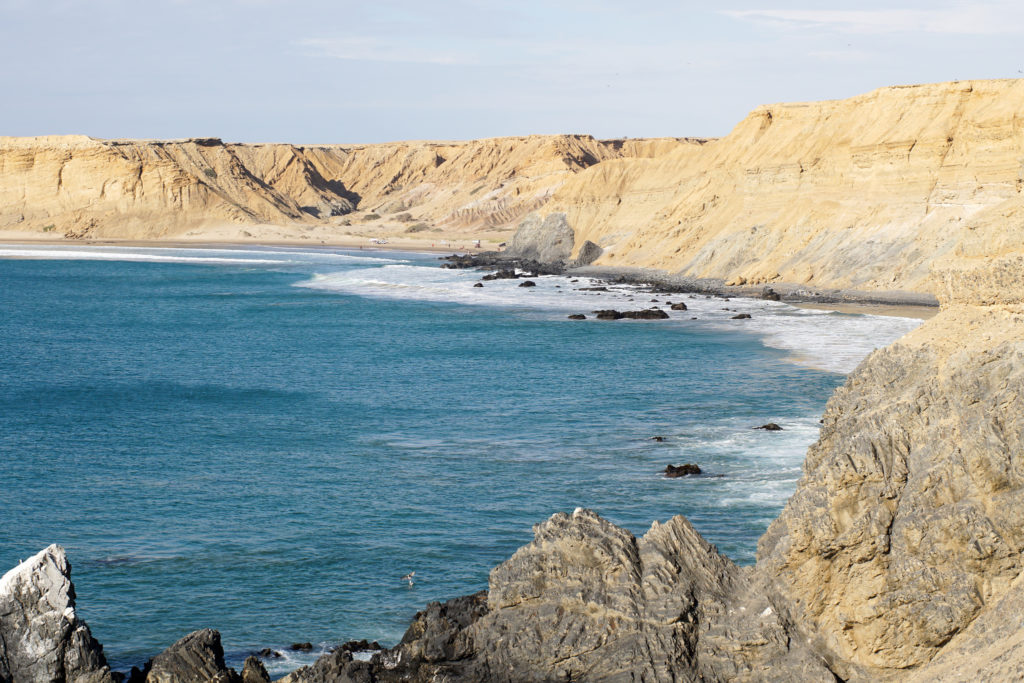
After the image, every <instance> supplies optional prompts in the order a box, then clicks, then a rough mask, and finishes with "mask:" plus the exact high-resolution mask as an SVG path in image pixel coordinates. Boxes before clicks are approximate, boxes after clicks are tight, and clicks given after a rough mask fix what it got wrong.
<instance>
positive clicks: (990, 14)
mask: <svg viewBox="0 0 1024 683" xmlns="http://www.w3.org/2000/svg"><path fill="white" fill-rule="evenodd" d="M722 14H724V15H726V16H730V17H732V18H734V19H740V20H743V21H754V22H758V23H764V24H769V25H772V26H776V27H778V28H784V29H796V30H822V29H831V30H835V31H838V32H841V33H860V34H883V33H933V34H955V35H998V34H1002V35H1005V34H1013V33H1019V32H1021V31H1022V30H1024V8H1022V7H1020V6H1017V5H1008V4H1002V3H988V4H973V5H967V4H957V5H951V6H947V7H936V8H933V9H928V10H919V9H879V10H788V9H767V10H724V11H723V12H722Z"/></svg>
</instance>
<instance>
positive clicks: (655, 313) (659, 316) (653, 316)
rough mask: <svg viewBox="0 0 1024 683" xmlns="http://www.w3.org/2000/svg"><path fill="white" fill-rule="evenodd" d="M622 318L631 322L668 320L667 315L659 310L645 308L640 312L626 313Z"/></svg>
mask: <svg viewBox="0 0 1024 683" xmlns="http://www.w3.org/2000/svg"><path fill="white" fill-rule="evenodd" d="M622 317H623V318H631V319H633V320H665V319H667V318H668V313H666V312H665V311H663V310H661V309H660V308H645V309H644V310H642V311H626V312H624V313H623V314H622Z"/></svg>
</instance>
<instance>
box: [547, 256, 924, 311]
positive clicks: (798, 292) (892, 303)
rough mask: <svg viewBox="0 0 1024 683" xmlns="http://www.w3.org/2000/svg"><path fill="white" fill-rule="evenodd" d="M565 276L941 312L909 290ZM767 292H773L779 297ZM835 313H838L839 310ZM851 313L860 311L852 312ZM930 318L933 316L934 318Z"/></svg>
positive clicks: (591, 272)
mask: <svg viewBox="0 0 1024 683" xmlns="http://www.w3.org/2000/svg"><path fill="white" fill-rule="evenodd" d="M566 274H569V275H574V276H586V277H594V278H600V279H603V280H614V281H618V282H623V283H632V284H651V285H656V286H659V287H663V288H667V289H678V291H680V292H694V293H700V294H713V295H717V296H722V297H747V298H751V299H769V300H775V301H782V302H784V303H787V304H792V305H798V304H801V305H807V306H808V307H811V306H817V305H825V304H829V305H833V306H844V307H851V306H857V307H862V306H866V307H874V308H878V309H879V310H885V309H891V308H893V307H898V308H906V309H930V310H932V311H933V313H932V315H934V314H935V313H938V310H939V309H938V307H939V301H938V299H936V298H935V296H934V295H932V294H925V293H922V292H910V291H906V290H879V291H863V290H856V289H841V288H824V287H821V288H816V287H810V286H808V285H802V284H795V283H787V282H773V283H765V284H761V285H727V284H725V281H724V280H723V279H721V278H694V277H689V276H686V275H680V274H673V273H668V272H665V271H662V270H657V269H654V268H638V267H630V266H621V267H617V266H580V267H576V268H569V269H567V270H566ZM768 293H773V294H774V295H777V296H778V298H775V297H774V296H772V295H769V294H768ZM835 310H838V308H836V309H835ZM850 312H860V311H852V310H851V311H850ZM912 317H917V316H912ZM927 317H931V315H929V316H927ZM924 319H927V318H924Z"/></svg>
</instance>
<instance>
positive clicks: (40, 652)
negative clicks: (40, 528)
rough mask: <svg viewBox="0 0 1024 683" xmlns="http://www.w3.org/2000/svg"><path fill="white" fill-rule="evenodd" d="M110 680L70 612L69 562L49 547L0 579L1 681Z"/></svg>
mask: <svg viewBox="0 0 1024 683" xmlns="http://www.w3.org/2000/svg"><path fill="white" fill-rule="evenodd" d="M22 681H26V682H28V681H31V682H32V683H36V682H38V683H49V682H53V683H62V682H64V681H68V682H73V683H114V679H113V677H112V676H111V674H110V669H109V668H108V667H107V662H106V659H105V658H104V656H103V647H102V646H101V645H100V644H99V643H97V642H96V641H95V640H94V639H93V637H92V634H91V633H90V632H89V627H88V626H87V625H86V624H85V622H84V621H82V620H80V619H79V618H78V615H77V614H76V612H75V589H74V586H73V585H72V584H71V565H70V563H69V562H68V559H67V556H66V555H65V554H64V549H63V548H61V547H60V546H57V545H51V546H50V547H48V548H46V549H45V550H42V551H40V552H39V553H37V554H36V555H33V556H32V557H30V558H29V559H27V560H25V561H24V562H22V563H21V564H19V565H18V566H17V567H15V568H14V569H11V570H10V571H9V572H7V573H6V574H4V575H3V578H0V682H2V683H21V682H22Z"/></svg>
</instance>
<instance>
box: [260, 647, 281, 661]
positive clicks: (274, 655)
mask: <svg viewBox="0 0 1024 683" xmlns="http://www.w3.org/2000/svg"><path fill="white" fill-rule="evenodd" d="M255 654H256V656H257V657H263V659H280V658H281V657H283V656H284V655H282V654H281V653H280V652H278V651H277V650H271V649H270V648H269V647H265V648H263V649H262V650H260V651H259V652H257V653H255Z"/></svg>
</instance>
